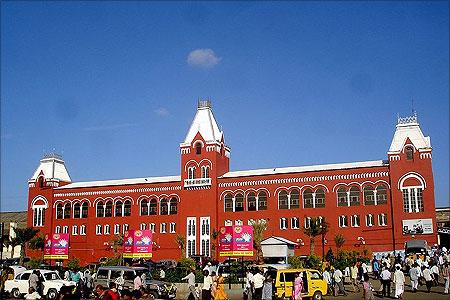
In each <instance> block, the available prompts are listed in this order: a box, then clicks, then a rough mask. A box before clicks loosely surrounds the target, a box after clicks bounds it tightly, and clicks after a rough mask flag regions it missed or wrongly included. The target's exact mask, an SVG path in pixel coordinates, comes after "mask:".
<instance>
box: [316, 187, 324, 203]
mask: <svg viewBox="0 0 450 300" xmlns="http://www.w3.org/2000/svg"><path fill="white" fill-rule="evenodd" d="M316 207H325V191H324V190H323V189H317V190H316Z"/></svg>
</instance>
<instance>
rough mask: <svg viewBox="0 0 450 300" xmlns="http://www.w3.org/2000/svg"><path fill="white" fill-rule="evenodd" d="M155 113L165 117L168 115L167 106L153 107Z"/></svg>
mask: <svg viewBox="0 0 450 300" xmlns="http://www.w3.org/2000/svg"><path fill="white" fill-rule="evenodd" d="M155 113H156V114H157V115H158V116H160V117H167V116H168V115H169V111H168V110H167V108H164V107H160V108H158V109H155Z"/></svg>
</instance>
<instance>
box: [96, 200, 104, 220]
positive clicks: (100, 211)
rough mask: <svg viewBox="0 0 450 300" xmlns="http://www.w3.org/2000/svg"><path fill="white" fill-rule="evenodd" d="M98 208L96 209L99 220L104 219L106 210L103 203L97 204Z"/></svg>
mask: <svg viewBox="0 0 450 300" xmlns="http://www.w3.org/2000/svg"><path fill="white" fill-rule="evenodd" d="M96 208H97V209H96V210H97V218H102V217H104V216H105V210H104V207H103V202H102V201H99V202H97V207H96Z"/></svg>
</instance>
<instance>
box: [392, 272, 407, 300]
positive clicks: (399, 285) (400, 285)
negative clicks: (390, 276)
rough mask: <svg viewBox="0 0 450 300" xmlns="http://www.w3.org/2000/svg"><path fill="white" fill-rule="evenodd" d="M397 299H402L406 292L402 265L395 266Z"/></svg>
mask: <svg viewBox="0 0 450 300" xmlns="http://www.w3.org/2000/svg"><path fill="white" fill-rule="evenodd" d="M394 284H395V298H397V299H402V298H403V292H404V291H405V275H404V274H403V272H402V270H401V266H400V264H396V265H395V272H394Z"/></svg>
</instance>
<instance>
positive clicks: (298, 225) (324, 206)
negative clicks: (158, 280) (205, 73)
mask: <svg viewBox="0 0 450 300" xmlns="http://www.w3.org/2000/svg"><path fill="white" fill-rule="evenodd" d="M230 152H231V150H230V148H229V147H228V146H227V145H226V144H225V138H224V133H223V132H222V131H221V130H220V129H219V126H218V125H217V123H216V120H215V118H214V115H213V113H212V110H211V104H210V102H209V101H199V105H198V109H197V113H196V115H195V117H194V120H193V122H192V125H191V127H190V128H189V131H188V133H187V135H186V138H185V140H184V141H183V142H182V143H181V144H180V161H181V165H180V175H179V176H165V177H149V178H132V179H122V180H108V181H91V182H72V180H71V178H70V176H69V173H68V172H67V169H66V167H65V163H64V161H63V159H62V158H61V157H59V156H57V155H47V156H44V158H43V159H42V160H41V161H40V165H39V166H38V168H37V169H36V171H35V173H34V175H33V176H32V178H31V179H30V180H29V181H28V186H29V199H28V207H29V209H28V223H29V224H28V225H29V226H33V227H36V228H39V229H40V230H41V231H42V232H43V233H50V232H56V233H57V232H67V233H70V256H76V257H78V258H80V259H81V260H82V261H83V262H93V261H96V260H98V259H99V258H100V257H104V256H112V254H113V253H112V250H111V246H110V242H111V240H113V239H114V237H115V235H117V234H118V233H123V232H124V231H125V230H127V229H152V230H153V231H154V238H153V239H154V241H155V245H154V255H153V256H154V258H155V259H163V258H180V256H181V251H180V249H179V248H178V245H177V243H176V241H175V237H176V235H177V234H182V235H183V236H185V237H186V254H187V255H193V254H198V255H207V256H209V255H211V245H212V243H214V242H213V241H212V237H211V234H212V232H213V230H214V229H218V228H219V227H220V226H223V225H228V224H230V225H231V224H247V223H251V222H252V220H257V219H266V220H267V221H268V230H267V232H266V233H267V236H269V235H276V236H280V237H284V238H286V239H289V240H291V241H294V242H299V245H300V246H299V247H298V249H296V253H297V254H307V253H308V251H309V239H308V238H307V237H306V236H305V235H304V234H303V233H302V227H304V226H309V221H310V218H311V217H322V218H325V219H326V221H327V222H328V223H330V225H331V228H330V232H329V233H328V234H327V240H328V243H327V246H326V247H327V249H328V247H331V248H334V247H335V245H334V241H333V237H334V236H335V235H336V234H337V233H341V234H343V235H344V237H345V239H346V243H345V245H344V247H348V248H351V247H365V248H367V249H369V250H371V251H392V250H393V249H394V248H395V249H396V250H400V249H403V246H404V242H405V240H407V239H411V238H420V239H426V240H427V241H428V242H429V243H432V244H434V243H436V242H437V238H436V222H435V220H436V213H435V201H434V184H433V173H432V163H431V161H432V149H431V143H430V138H429V137H425V136H424V135H423V133H422V131H421V129H420V126H419V124H418V121H417V116H416V115H415V114H414V115H413V116H411V117H406V118H398V123H397V126H396V129H395V133H394V137H393V139H392V144H391V146H390V149H389V150H388V152H387V159H386V160H377V161H364V162H350V163H344V164H328V165H315V166H302V167H283V168H270V169H259V170H245V171H230V170H229V160H230ZM174 159H176V158H174ZM419 236H420V237H419ZM316 244H318V245H320V242H319V243H316Z"/></svg>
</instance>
